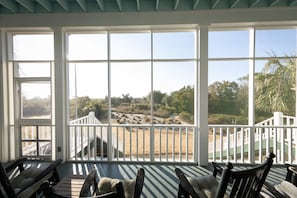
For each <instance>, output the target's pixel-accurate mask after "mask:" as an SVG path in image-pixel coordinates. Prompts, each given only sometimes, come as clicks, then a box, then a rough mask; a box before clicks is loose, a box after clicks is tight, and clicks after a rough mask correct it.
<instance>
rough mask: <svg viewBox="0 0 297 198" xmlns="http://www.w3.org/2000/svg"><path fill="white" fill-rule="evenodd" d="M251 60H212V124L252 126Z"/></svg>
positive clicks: (210, 80)
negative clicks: (249, 115)
mask: <svg viewBox="0 0 297 198" xmlns="http://www.w3.org/2000/svg"><path fill="white" fill-rule="evenodd" d="M248 72H249V62H248V61H210V62H209V75H208V122H209V124H247V123H248V120H247V119H248V78H247V77H248Z"/></svg>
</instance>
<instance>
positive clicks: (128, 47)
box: [110, 33, 151, 60]
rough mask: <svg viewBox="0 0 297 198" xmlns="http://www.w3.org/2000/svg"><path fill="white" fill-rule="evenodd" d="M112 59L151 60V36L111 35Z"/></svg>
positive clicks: (140, 34)
mask: <svg viewBox="0 0 297 198" xmlns="http://www.w3.org/2000/svg"><path fill="white" fill-rule="evenodd" d="M110 51H111V53H110V56H111V59H120V60H124V59H150V58H151V36H150V34H149V33H137V34H136V33H135V34H132V33H127V34H111V35H110Z"/></svg>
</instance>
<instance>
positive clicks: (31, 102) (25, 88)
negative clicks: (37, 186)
mask: <svg viewBox="0 0 297 198" xmlns="http://www.w3.org/2000/svg"><path fill="white" fill-rule="evenodd" d="M9 38H11V39H9V40H10V41H12V42H11V43H9V45H10V46H11V47H10V48H9V49H11V51H9V53H8V54H9V66H10V68H9V71H11V74H12V76H13V81H11V83H12V84H11V85H10V87H14V90H13V89H11V96H12V97H13V98H11V99H10V101H14V105H11V112H15V113H14V118H12V119H11V120H10V123H11V125H13V124H14V126H15V128H14V130H12V131H11V133H14V132H15V133H16V134H15V136H16V137H19V141H20V144H16V145H15V146H16V147H17V148H16V149H18V150H19V151H20V154H21V156H23V157H30V158H42V159H51V158H52V148H53V144H54V142H52V138H53V135H54V130H53V122H52V118H53V116H54V115H53V108H54V102H53V99H52V95H53V94H52V93H53V86H52V80H51V76H52V72H53V54H54V53H53V52H54V48H53V35H52V34H51V33H10V34H9ZM14 121H16V122H14ZM17 129H19V130H20V131H18V130H17ZM19 145H20V146H19ZM18 147H19V148H18Z"/></svg>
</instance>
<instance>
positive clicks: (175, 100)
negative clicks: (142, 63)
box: [153, 62, 196, 124]
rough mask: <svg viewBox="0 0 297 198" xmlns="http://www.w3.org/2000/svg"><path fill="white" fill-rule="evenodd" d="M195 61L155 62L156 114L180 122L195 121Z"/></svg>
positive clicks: (165, 121)
mask: <svg viewBox="0 0 297 198" xmlns="http://www.w3.org/2000/svg"><path fill="white" fill-rule="evenodd" d="M195 66H196V63H195V62H166V63H165V62H154V69H153V71H154V73H153V78H154V81H153V83H154V84H153V86H154V115H156V116H158V117H162V118H163V119H162V120H161V123H166V124H178V123H181V120H179V119H177V117H176V116H180V117H181V116H184V119H183V121H185V122H187V123H188V124H193V123H194V120H193V119H194V85H195V83H194V82H195Z"/></svg>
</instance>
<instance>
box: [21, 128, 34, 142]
mask: <svg viewBox="0 0 297 198" xmlns="http://www.w3.org/2000/svg"><path fill="white" fill-rule="evenodd" d="M36 139H37V133H36V126H22V140H36Z"/></svg>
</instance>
